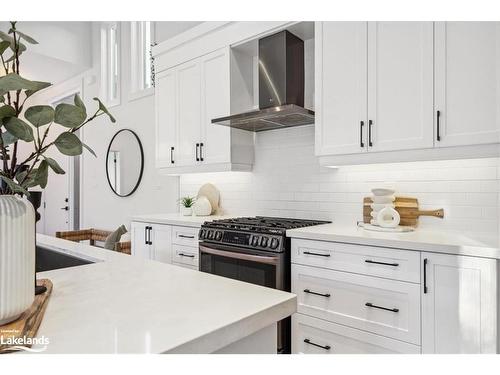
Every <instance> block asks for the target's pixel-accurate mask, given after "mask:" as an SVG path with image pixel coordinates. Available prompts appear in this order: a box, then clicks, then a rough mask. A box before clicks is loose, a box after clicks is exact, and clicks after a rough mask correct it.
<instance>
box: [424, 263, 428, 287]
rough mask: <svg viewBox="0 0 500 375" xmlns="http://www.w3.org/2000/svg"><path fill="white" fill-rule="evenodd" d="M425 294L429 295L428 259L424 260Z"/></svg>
mask: <svg viewBox="0 0 500 375" xmlns="http://www.w3.org/2000/svg"><path fill="white" fill-rule="evenodd" d="M424 294H427V258H425V259H424Z"/></svg>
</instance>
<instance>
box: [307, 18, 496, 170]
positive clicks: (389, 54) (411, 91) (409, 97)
mask: <svg viewBox="0 0 500 375" xmlns="http://www.w3.org/2000/svg"><path fill="white" fill-rule="evenodd" d="M315 39H316V51H315V52H316V61H315V68H316V72H315V74H316V93H315V95H316V155H318V156H320V162H321V164H322V165H337V164H338V165H341V164H356V163H373V162H395V161H409V160H429V159H440V158H443V159H446V158H447V159H449V158H460V157H481V156H497V155H498V149H497V148H496V145H495V143H499V142H500V61H499V60H500V23H499V22H446V23H445V22H437V23H433V22H317V23H316V26H315ZM464 146H467V147H464ZM389 151H390V152H389ZM394 151H397V152H394Z"/></svg>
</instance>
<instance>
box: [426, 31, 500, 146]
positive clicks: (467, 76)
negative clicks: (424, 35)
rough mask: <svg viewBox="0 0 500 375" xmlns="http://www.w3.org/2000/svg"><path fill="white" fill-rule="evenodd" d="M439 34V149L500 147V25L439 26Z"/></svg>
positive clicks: (437, 62)
mask: <svg viewBox="0 0 500 375" xmlns="http://www.w3.org/2000/svg"><path fill="white" fill-rule="evenodd" d="M435 29H436V30H435V44H436V60H435V74H436V83H435V95H436V100H435V101H436V108H435V110H436V121H435V123H436V125H435V126H436V142H435V145H436V146H437V147H446V146H459V145H471V144H485V143H498V142H500V22H436V25H435ZM438 111H439V119H438V118H437V113H438ZM438 122H439V126H438ZM438 128H439V129H438ZM438 135H439V141H438V140H437V136H438Z"/></svg>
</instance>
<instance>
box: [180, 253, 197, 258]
mask: <svg viewBox="0 0 500 375" xmlns="http://www.w3.org/2000/svg"><path fill="white" fill-rule="evenodd" d="M179 256H180V257H186V258H194V255H192V254H184V253H179Z"/></svg>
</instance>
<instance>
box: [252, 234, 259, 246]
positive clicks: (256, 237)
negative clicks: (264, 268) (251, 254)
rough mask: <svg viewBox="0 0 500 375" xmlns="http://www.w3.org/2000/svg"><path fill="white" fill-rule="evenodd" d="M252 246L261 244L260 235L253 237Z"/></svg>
mask: <svg viewBox="0 0 500 375" xmlns="http://www.w3.org/2000/svg"><path fill="white" fill-rule="evenodd" d="M252 246H259V237H258V236H253V237H252Z"/></svg>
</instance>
